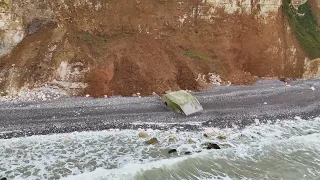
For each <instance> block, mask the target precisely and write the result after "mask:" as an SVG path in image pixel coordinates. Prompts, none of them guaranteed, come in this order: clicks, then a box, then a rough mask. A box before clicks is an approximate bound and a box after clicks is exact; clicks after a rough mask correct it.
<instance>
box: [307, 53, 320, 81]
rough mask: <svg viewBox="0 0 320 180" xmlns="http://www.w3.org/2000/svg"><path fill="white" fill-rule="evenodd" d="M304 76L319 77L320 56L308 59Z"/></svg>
mask: <svg viewBox="0 0 320 180" xmlns="http://www.w3.org/2000/svg"><path fill="white" fill-rule="evenodd" d="M303 77H304V78H308V79H310V78H320V58H318V59H314V60H312V61H308V62H307V63H306V66H305V72H304V74H303Z"/></svg>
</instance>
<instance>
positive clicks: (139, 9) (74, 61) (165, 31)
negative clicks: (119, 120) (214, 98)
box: [0, 0, 305, 97]
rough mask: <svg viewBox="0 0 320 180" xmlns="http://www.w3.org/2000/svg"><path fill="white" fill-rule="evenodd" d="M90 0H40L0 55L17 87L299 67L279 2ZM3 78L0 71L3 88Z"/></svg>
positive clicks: (141, 89)
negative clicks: (28, 30)
mask: <svg viewBox="0 0 320 180" xmlns="http://www.w3.org/2000/svg"><path fill="white" fill-rule="evenodd" d="M89 2H90V3H86V2H85V1H80V0H70V1H68V2H65V3H63V2H62V1H46V2H45V3H44V4H47V5H48V6H47V7H44V9H45V11H40V10H38V11H37V12H39V13H40V14H41V13H43V14H45V15H46V19H47V21H46V22H47V23H43V24H41V27H40V28H39V30H37V28H36V30H37V31H36V32H34V33H33V34H32V35H28V36H26V37H25V38H24V39H23V41H22V42H21V43H20V44H19V45H18V46H17V47H16V48H15V49H14V50H13V51H12V53H10V54H8V55H6V56H4V57H1V59H0V62H1V69H2V71H3V72H5V71H8V69H10V68H12V64H15V69H17V70H18V71H19V73H20V77H23V78H19V77H16V80H17V81H19V82H20V83H19V85H16V86H17V88H18V87H21V86H25V85H29V86H37V85H41V84H43V83H45V82H53V81H54V82H55V83H57V84H59V85H60V86H62V87H63V88H68V89H77V88H78V89H80V91H77V93H78V94H79V93H80V94H90V95H92V96H94V97H101V96H104V95H124V96H131V95H133V94H135V93H141V95H150V94H152V92H156V93H163V92H164V91H165V90H168V89H171V90H177V89H189V90H199V89H202V88H205V87H207V85H206V84H203V83H201V82H199V81H196V79H197V77H198V75H199V74H203V75H206V74H208V73H215V74H218V75H220V76H221V77H222V79H223V80H224V81H225V82H227V81H231V83H234V84H251V83H253V82H254V77H253V76H254V75H256V76H261V77H264V76H268V77H283V76H284V77H301V76H302V74H303V63H304V59H305V56H304V53H303V51H301V49H300V48H299V46H298V44H297V43H296V40H295V38H294V37H293V36H292V34H291V32H290V29H289V27H288V25H287V23H286V21H287V20H286V18H285V17H284V16H283V15H282V13H281V9H279V10H278V11H277V12H273V13H271V14H268V15H266V16H260V15H259V13H260V9H259V8H260V6H258V5H255V6H252V7H251V12H250V13H245V12H240V11H237V12H234V13H231V14H230V13H227V12H225V10H224V9H223V8H219V7H215V6H214V5H212V4H208V3H195V2H193V1H184V2H183V3H181V2H180V3H178V2H176V1H171V0H146V1H125V0H118V1H100V0H90V1H89ZM34 3H37V2H34ZM16 5H17V6H19V1H16ZM37 8H40V7H37ZM48 8H49V9H50V11H52V12H54V13H53V14H54V17H52V13H49V12H50V11H48V10H47V9H48ZM17 9H20V10H21V9H23V7H18V8H17ZM38 17H41V15H39V16H37V17H36V18H38ZM48 19H50V21H49V20H48ZM51 21H52V22H51ZM28 22H30V23H31V22H34V21H32V20H29V19H28ZM30 23H29V24H30ZM26 27H30V26H26ZM186 52H192V53H193V55H190V54H189V55H188V54H186ZM195 54H197V55H199V56H196V55H195ZM9 81H12V79H11V80H9V78H8V75H3V80H2V81H1V82H0V83H2V84H3V85H2V90H6V87H5V84H8V82H9ZM82 84H86V86H82ZM81 89H84V90H81Z"/></svg>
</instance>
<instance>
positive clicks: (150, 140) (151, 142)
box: [146, 138, 159, 145]
mask: <svg viewBox="0 0 320 180" xmlns="http://www.w3.org/2000/svg"><path fill="white" fill-rule="evenodd" d="M157 143H159V141H158V139H157V138H151V139H149V140H148V141H146V144H147V145H151V144H157Z"/></svg>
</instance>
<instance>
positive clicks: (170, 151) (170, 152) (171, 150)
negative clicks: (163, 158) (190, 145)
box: [168, 149, 177, 154]
mask: <svg viewBox="0 0 320 180" xmlns="http://www.w3.org/2000/svg"><path fill="white" fill-rule="evenodd" d="M176 152H177V150H176V149H170V150H169V151H168V154H173V153H176Z"/></svg>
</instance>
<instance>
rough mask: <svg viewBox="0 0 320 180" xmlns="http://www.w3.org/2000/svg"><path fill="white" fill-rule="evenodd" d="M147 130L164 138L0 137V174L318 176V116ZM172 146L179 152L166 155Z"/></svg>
mask: <svg viewBox="0 0 320 180" xmlns="http://www.w3.org/2000/svg"><path fill="white" fill-rule="evenodd" d="M147 132H148V134H149V137H156V138H157V139H158V140H159V141H160V143H159V144H158V145H150V146H147V145H145V139H141V138H139V137H138V133H139V131H135V130H124V131H120V130H110V131H101V132H81V133H69V134H58V135H49V136H33V137H27V138H16V139H9V140H0V144H1V147H0V176H6V177H9V179H60V178H62V179H67V180H70V179H71V180H73V179H79V180H81V179H92V180H93V179H96V180H100V179H112V180H117V179H124V180H125V179H139V180H148V179H152V180H157V179H159V180H160V179H201V180H202V179H203V180H204V179H317V178H318V177H320V118H315V119H313V120H302V119H300V118H299V117H296V118H295V119H294V120H287V121H277V122H276V123H271V122H270V123H267V124H259V123H257V124H256V125H252V126H248V127H246V128H245V129H238V128H237V127H234V128H230V129H215V128H211V129H204V130H203V131H202V132H187V131H184V132H178V131H176V130H175V129H172V130H170V131H160V130H151V129H149V130H147ZM204 132H210V136H209V137H207V138H206V137H204V136H203V133H204ZM219 137H220V138H219ZM221 137H225V138H226V139H225V138H221ZM169 139H171V140H172V139H174V142H172V141H171V142H170V141H169ZM208 141H210V142H214V143H217V144H219V145H220V147H221V149H218V150H203V149H201V144H203V143H204V142H208ZM172 148H175V149H176V150H177V153H175V154H168V150H169V149H172ZM186 152H188V153H186ZM185 154H191V155H185Z"/></svg>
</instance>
